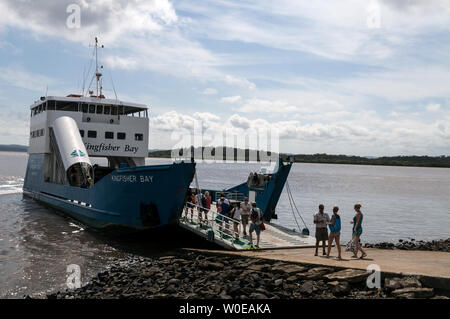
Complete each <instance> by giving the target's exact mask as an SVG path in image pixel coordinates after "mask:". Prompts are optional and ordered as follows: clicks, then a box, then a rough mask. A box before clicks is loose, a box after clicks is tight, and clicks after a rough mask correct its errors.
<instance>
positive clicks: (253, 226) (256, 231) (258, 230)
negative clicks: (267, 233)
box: [249, 223, 261, 235]
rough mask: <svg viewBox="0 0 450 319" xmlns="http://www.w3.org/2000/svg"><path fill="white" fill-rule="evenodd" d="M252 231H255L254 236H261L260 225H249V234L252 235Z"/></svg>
mask: <svg viewBox="0 0 450 319" xmlns="http://www.w3.org/2000/svg"><path fill="white" fill-rule="evenodd" d="M253 231H255V233H256V235H259V234H261V225H256V224H254V223H251V224H250V229H249V233H253Z"/></svg>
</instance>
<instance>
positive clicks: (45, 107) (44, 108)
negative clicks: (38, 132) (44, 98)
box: [42, 102, 47, 111]
mask: <svg viewBox="0 0 450 319" xmlns="http://www.w3.org/2000/svg"><path fill="white" fill-rule="evenodd" d="M45 110H47V102H44V103H42V111H45Z"/></svg>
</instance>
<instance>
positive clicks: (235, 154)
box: [0, 145, 450, 167]
mask: <svg viewBox="0 0 450 319" xmlns="http://www.w3.org/2000/svg"><path fill="white" fill-rule="evenodd" d="M27 149H28V147H27V146H23V145H0V151H2V152H26V151H27ZM219 149H221V150H222V156H216V153H215V152H216V150H219ZM188 151H189V148H185V149H183V150H181V151H178V152H177V155H178V156H179V157H186V155H185V154H188V153H189V152H188ZM190 151H191V153H190V154H194V158H195V159H197V160H199V159H203V160H206V159H216V160H217V159H219V160H220V159H221V160H225V159H230V155H232V160H234V161H249V160H256V161H260V160H261V159H265V158H267V157H272V158H273V157H274V156H273V155H274V154H271V153H270V152H269V153H267V152H262V151H256V150H249V149H245V150H244V149H238V148H225V147H223V148H220V147H218V148H213V149H212V150H211V151H208V150H205V148H204V147H203V148H194V147H191V148H190ZM207 154H208V155H209V156H208V155H207ZM275 155H276V154H275ZM148 156H149V157H156V158H171V157H172V150H150V151H149V153H148ZM276 156H277V155H276ZM281 156H282V158H283V160H284V161H287V160H289V159H290V160H292V161H293V162H295V163H323V164H352V165H385V166H416V167H450V156H445V155H442V156H415V155H413V156H382V157H364V156H349V155H331V154H325V153H321V154H283V153H282V154H281Z"/></svg>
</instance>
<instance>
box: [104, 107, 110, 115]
mask: <svg viewBox="0 0 450 319" xmlns="http://www.w3.org/2000/svg"><path fill="white" fill-rule="evenodd" d="M103 113H104V114H106V115H108V114H109V113H111V106H110V105H105V107H104V108H103Z"/></svg>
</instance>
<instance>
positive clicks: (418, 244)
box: [364, 238, 450, 252]
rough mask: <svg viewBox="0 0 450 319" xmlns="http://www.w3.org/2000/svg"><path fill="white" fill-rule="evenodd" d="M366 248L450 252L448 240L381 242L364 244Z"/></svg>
mask: <svg viewBox="0 0 450 319" xmlns="http://www.w3.org/2000/svg"><path fill="white" fill-rule="evenodd" d="M364 247H366V248H380V249H403V250H427V251H445V252H450V238H448V239H440V240H432V241H423V240H418V241H416V240H414V239H410V240H403V239H400V240H399V241H398V242H397V243H389V242H381V243H374V244H369V243H368V244H365V245H364Z"/></svg>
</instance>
